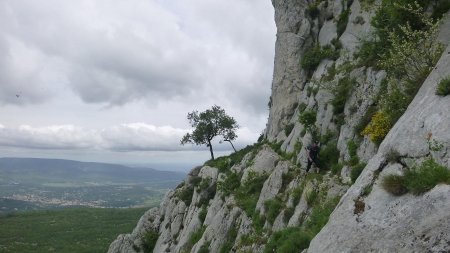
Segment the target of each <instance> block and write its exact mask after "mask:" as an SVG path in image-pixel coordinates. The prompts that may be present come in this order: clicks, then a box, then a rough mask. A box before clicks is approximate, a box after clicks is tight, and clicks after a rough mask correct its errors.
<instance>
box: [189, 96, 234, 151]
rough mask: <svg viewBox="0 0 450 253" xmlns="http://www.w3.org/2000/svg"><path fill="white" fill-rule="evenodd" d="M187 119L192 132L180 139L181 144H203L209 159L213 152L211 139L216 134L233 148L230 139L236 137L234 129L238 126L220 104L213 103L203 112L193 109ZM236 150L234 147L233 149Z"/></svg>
mask: <svg viewBox="0 0 450 253" xmlns="http://www.w3.org/2000/svg"><path fill="white" fill-rule="evenodd" d="M187 119H188V120H189V123H190V124H191V126H192V127H193V128H194V130H193V131H192V133H187V134H186V135H184V136H183V138H182V139H181V145H184V144H186V143H194V144H196V145H203V144H205V145H206V146H207V147H209V151H210V152H211V159H213V160H214V153H213V148H212V144H211V141H212V139H213V138H214V137H216V136H222V138H223V139H222V141H227V142H230V144H231V146H232V147H233V149H234V146H233V143H232V142H231V141H232V140H234V139H236V138H237V135H236V132H235V131H236V130H237V129H238V128H239V126H238V124H237V123H236V120H235V119H234V118H233V117H230V116H228V115H227V114H226V113H225V110H224V109H222V108H220V106H217V105H214V106H213V107H212V108H211V109H208V110H206V111H204V112H200V113H199V112H198V111H193V112H191V113H188V115H187ZM234 150H235V151H236V149H234Z"/></svg>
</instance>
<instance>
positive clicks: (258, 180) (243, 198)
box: [235, 171, 267, 217]
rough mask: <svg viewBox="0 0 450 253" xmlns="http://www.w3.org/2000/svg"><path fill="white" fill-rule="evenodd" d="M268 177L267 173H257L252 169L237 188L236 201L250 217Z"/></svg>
mask: <svg viewBox="0 0 450 253" xmlns="http://www.w3.org/2000/svg"><path fill="white" fill-rule="evenodd" d="M266 179H267V174H257V173H256V172H253V171H251V172H249V174H248V177H247V179H246V180H245V182H244V183H242V184H241V185H240V186H239V188H237V190H236V193H235V198H236V203H237V205H238V206H240V207H241V208H242V209H243V210H244V211H245V212H246V213H247V215H248V216H249V217H252V216H253V213H254V212H255V208H256V203H257V202H258V198H259V194H260V193H261V189H262V187H263V185H264V182H265V181H266Z"/></svg>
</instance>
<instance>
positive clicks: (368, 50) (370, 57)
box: [355, 38, 384, 69]
mask: <svg viewBox="0 0 450 253" xmlns="http://www.w3.org/2000/svg"><path fill="white" fill-rule="evenodd" d="M383 46H384V43H382V42H380V41H379V40H378V39H373V38H372V39H363V40H361V42H360V46H359V50H358V51H357V52H356V53H355V58H357V59H358V66H367V67H374V68H375V69H379V68H380V66H379V65H378V64H379V61H380V59H381V56H382V53H383V52H384V48H383Z"/></svg>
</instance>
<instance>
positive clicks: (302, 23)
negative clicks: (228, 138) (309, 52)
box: [266, 0, 313, 141]
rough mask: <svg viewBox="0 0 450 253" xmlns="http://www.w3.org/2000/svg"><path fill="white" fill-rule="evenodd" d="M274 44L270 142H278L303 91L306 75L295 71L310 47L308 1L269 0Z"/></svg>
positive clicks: (268, 124)
mask: <svg viewBox="0 0 450 253" xmlns="http://www.w3.org/2000/svg"><path fill="white" fill-rule="evenodd" d="M272 4H273V6H274V7H275V23H276V26H277V41H276V44H275V65H274V72H273V82H272V96H271V99H270V103H269V105H270V114H269V121H268V123H267V129H266V135H267V138H268V139H269V140H270V141H274V140H279V138H282V136H280V137H278V136H279V134H280V133H281V134H282V133H283V132H282V131H281V130H282V129H283V128H284V127H285V126H286V125H287V124H288V122H287V119H290V118H291V117H292V115H293V114H294V112H295V109H296V107H297V105H298V102H297V95H298V93H299V91H300V90H303V88H304V85H305V81H306V75H305V73H304V71H303V70H302V69H301V68H299V59H300V58H301V57H302V56H303V54H304V52H305V50H306V49H307V46H310V45H312V43H313V40H312V38H311V36H310V33H311V27H312V26H313V24H312V23H311V21H310V20H309V19H308V18H307V17H306V16H305V9H306V7H307V6H308V1H306V0H299V1H283V0H273V1H272Z"/></svg>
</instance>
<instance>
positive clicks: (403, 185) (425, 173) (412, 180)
mask: <svg viewBox="0 0 450 253" xmlns="http://www.w3.org/2000/svg"><path fill="white" fill-rule="evenodd" d="M440 183H445V184H450V171H449V170H448V168H446V167H444V166H442V165H439V164H438V163H436V162H435V161H434V160H433V159H428V160H426V161H424V162H423V163H422V164H421V165H420V166H419V167H415V168H413V169H410V170H408V171H406V172H405V174H404V175H403V176H399V175H388V176H385V177H384V178H383V182H382V186H383V188H384V189H385V190H386V191H388V192H390V193H392V194H393V195H396V196H398V195H402V194H405V193H407V192H411V193H412V194H415V195H420V194H423V193H425V192H427V191H429V190H431V189H433V188H434V187H435V186H436V185H437V184H440Z"/></svg>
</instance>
